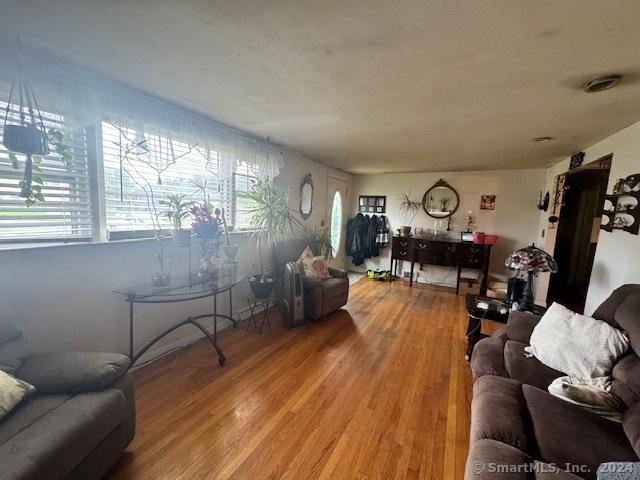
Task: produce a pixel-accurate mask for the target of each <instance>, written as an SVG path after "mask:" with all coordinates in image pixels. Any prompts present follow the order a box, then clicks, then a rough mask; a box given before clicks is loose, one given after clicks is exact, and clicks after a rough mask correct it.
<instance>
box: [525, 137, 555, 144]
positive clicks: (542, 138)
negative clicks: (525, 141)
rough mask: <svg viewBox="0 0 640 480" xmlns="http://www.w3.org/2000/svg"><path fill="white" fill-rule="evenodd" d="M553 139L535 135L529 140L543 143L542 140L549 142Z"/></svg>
mask: <svg viewBox="0 0 640 480" xmlns="http://www.w3.org/2000/svg"><path fill="white" fill-rule="evenodd" d="M553 139H554V138H553V137H535V138H532V139H531V140H530V141H531V142H533V143H543V142H550V141H551V140H553Z"/></svg>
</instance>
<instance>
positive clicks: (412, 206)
mask: <svg viewBox="0 0 640 480" xmlns="http://www.w3.org/2000/svg"><path fill="white" fill-rule="evenodd" d="M399 200H400V212H402V213H403V214H404V220H405V222H406V225H403V226H402V227H400V232H401V235H402V236H403V237H408V236H409V235H411V223H413V221H414V220H415V218H416V215H417V214H418V211H419V210H420V202H418V201H416V200H413V199H412V198H411V192H409V193H401V194H400V197H399Z"/></svg>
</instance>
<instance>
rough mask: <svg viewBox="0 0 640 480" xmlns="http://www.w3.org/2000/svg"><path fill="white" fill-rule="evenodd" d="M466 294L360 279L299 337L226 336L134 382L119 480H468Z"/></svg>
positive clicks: (276, 332)
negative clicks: (219, 348)
mask: <svg viewBox="0 0 640 480" xmlns="http://www.w3.org/2000/svg"><path fill="white" fill-rule="evenodd" d="M465 329H466V311H465V309H464V298H463V297H462V296H456V295H455V294H454V293H452V292H451V290H449V289H446V290H445V289H436V288H431V287H424V286H417V287H414V288H409V287H408V286H407V285H406V284H404V283H401V282H396V283H393V284H387V283H381V282H375V281H373V280H369V279H366V278H364V279H362V280H360V281H359V282H358V283H356V284H355V285H353V286H352V290H351V295H350V301H349V304H348V305H347V307H346V309H343V310H341V311H339V312H337V313H335V314H333V315H331V316H329V317H327V318H326V319H324V320H322V321H318V322H316V323H313V324H311V325H309V326H306V327H302V328H299V329H296V330H293V331H287V330H285V329H283V328H282V327H281V326H280V322H279V317H278V315H277V314H275V313H274V315H273V319H272V327H271V330H270V331H265V333H263V334H262V335H259V334H258V333H257V331H256V330H251V332H249V333H247V332H246V331H245V330H244V329H242V328H240V329H237V330H235V329H229V330H227V331H225V332H224V333H223V334H222V336H221V344H222V345H223V348H224V350H225V354H226V356H227V364H226V366H225V367H224V368H220V367H218V364H217V362H216V356H215V355H214V352H213V350H212V348H211V346H210V344H208V343H207V342H205V341H200V342H198V343H196V344H194V345H192V346H191V347H189V348H188V349H186V350H183V351H179V352H176V353H174V354H172V355H170V356H168V357H165V358H163V359H161V360H159V361H157V362H155V363H154V364H152V365H150V366H148V367H145V368H144V369H141V370H139V371H137V372H136V373H135V379H136V387H137V408H138V412H137V413H138V422H137V433H136V437H135V439H134V440H133V442H132V443H131V445H130V446H129V448H128V450H127V452H126V453H125V455H124V456H123V458H122V459H121V460H120V462H119V463H118V464H117V465H116V467H115V468H114V469H113V470H112V472H111V474H110V475H109V478H110V479H143V478H144V479H172V480H173V479H201V478H202V479H204V478H206V479H227V478H233V479H251V480H258V479H263V478H270V479H279V478H286V479H294V480H300V479H306V478H314V479H315V478H322V479H385V480H386V479H391V478H421V479H426V478H429V479H447V480H448V479H461V478H462V477H463V471H464V462H465V458H466V455H467V448H468V434H469V407H470V398H471V375H470V372H469V367H468V365H467V363H466V362H465V360H464V358H463V356H464V350H465V346H466V339H465V336H464V333H465Z"/></svg>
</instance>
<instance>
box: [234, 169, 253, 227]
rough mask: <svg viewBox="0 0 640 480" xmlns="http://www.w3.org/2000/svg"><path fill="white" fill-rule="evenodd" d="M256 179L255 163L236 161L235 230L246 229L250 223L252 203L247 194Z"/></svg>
mask: <svg viewBox="0 0 640 480" xmlns="http://www.w3.org/2000/svg"><path fill="white" fill-rule="evenodd" d="M257 180H258V175H257V173H256V167H255V165H252V164H250V163H247V162H238V165H237V167H236V173H235V175H234V187H235V204H234V213H235V221H234V226H235V227H236V229H237V230H246V229H248V228H249V224H250V223H251V210H252V209H253V207H254V205H253V202H252V201H251V200H250V199H249V197H248V196H247V193H248V192H249V190H251V187H253V184H254V183H256V181H257Z"/></svg>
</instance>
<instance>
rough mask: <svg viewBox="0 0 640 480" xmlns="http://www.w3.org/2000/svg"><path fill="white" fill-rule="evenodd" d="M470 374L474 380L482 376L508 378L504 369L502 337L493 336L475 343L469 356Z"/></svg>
mask: <svg viewBox="0 0 640 480" xmlns="http://www.w3.org/2000/svg"><path fill="white" fill-rule="evenodd" d="M471 372H472V373H473V379H474V380H477V379H478V378H480V377H482V376H484V375H498V376H500V377H508V376H509V374H508V373H507V371H506V370H505V369H504V339H503V338H502V337H500V336H496V335H493V336H491V337H488V338H483V339H482V340H480V341H479V342H478V343H476V345H475V346H474V347H473V353H472V355H471Z"/></svg>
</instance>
